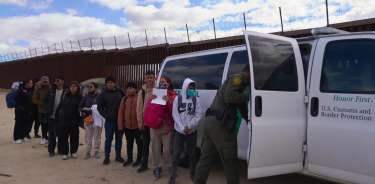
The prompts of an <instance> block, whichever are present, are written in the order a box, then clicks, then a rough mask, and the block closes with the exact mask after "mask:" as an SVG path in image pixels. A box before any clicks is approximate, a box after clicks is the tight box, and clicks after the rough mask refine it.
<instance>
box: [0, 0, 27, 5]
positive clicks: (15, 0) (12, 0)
mask: <svg viewBox="0 0 375 184" xmlns="http://www.w3.org/2000/svg"><path fill="white" fill-rule="evenodd" d="M27 1H28V0H0V4H15V5H18V6H26V4H27Z"/></svg>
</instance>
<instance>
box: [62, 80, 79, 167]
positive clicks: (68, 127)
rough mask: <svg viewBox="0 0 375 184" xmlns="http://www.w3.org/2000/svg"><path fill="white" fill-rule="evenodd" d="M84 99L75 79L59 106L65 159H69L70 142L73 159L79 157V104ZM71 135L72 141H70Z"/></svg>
mask: <svg viewBox="0 0 375 184" xmlns="http://www.w3.org/2000/svg"><path fill="white" fill-rule="evenodd" d="M81 100H82V94H81V90H80V88H79V84H78V82H76V81H73V82H71V83H70V85H69V91H68V92H64V94H63V98H62V101H61V102H60V104H59V107H58V108H57V111H58V112H59V119H58V121H59V126H60V130H61V136H60V140H59V141H60V143H61V149H62V150H61V152H62V154H63V160H67V159H68V153H69V142H70V154H71V156H72V158H73V159H75V158H77V150H78V144H79V121H80V119H81V118H80V115H79V110H78V106H79V103H80V102H81ZM69 136H70V141H69V142H68V139H69Z"/></svg>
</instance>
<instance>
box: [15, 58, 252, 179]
mask: <svg viewBox="0 0 375 184" xmlns="http://www.w3.org/2000/svg"><path fill="white" fill-rule="evenodd" d="M145 79H146V83H147V84H145V85H143V86H142V87H141V90H138V86H137V84H136V83H134V82H129V83H128V84H127V85H126V93H125V92H124V91H123V90H122V89H119V88H118V87H117V86H116V79H115V78H114V77H112V76H108V77H107V78H106V79H105V84H106V90H105V91H103V92H102V93H101V94H99V93H98V85H97V84H95V83H90V84H89V86H88V88H89V90H88V91H89V92H88V94H87V95H86V96H84V97H83V96H82V94H81V91H80V86H79V84H78V83H77V82H71V83H70V84H69V86H68V87H66V86H64V83H65V77H64V76H63V75H57V76H56V78H55V81H54V84H53V85H52V86H50V84H49V79H48V77H46V76H44V77H42V78H41V81H39V80H37V79H36V80H34V81H32V80H29V79H24V80H23V84H20V86H19V88H18V90H17V92H16V93H15V100H16V101H18V102H19V105H18V107H17V108H16V110H15V115H16V118H15V120H16V123H15V127H14V143H16V144H19V143H22V142H23V141H29V139H30V136H29V133H30V132H31V128H30V127H31V126H32V122H33V121H34V120H35V121H36V123H35V128H34V129H35V137H36V138H38V137H40V136H39V135H38V130H37V129H38V127H39V122H41V125H42V137H41V138H42V142H41V144H45V143H46V142H47V140H48V152H49V156H50V157H52V156H54V155H55V149H56V145H57V150H58V153H59V154H62V155H63V160H66V159H68V154H69V148H70V154H71V158H73V159H75V158H77V150H78V146H79V127H80V126H81V127H83V128H84V129H85V144H86V155H85V157H84V158H85V159H88V158H90V157H91V149H92V141H93V139H94V145H95V146H94V150H95V153H94V157H96V158H100V155H99V148H100V145H101V133H102V127H103V118H104V119H105V123H104V129H105V139H106V140H105V144H104V150H105V152H104V156H105V158H104V161H103V164H104V165H108V164H110V154H111V147H112V141H113V136H115V151H116V152H115V154H116V157H115V161H117V162H120V163H123V166H124V167H128V166H133V167H139V169H138V170H137V173H143V172H145V171H147V170H148V169H149V168H148V157H149V153H150V150H149V149H150V145H151V150H152V166H153V168H154V171H153V175H154V177H155V178H156V179H160V178H161V172H162V167H163V165H164V166H166V168H167V169H168V171H169V175H170V178H169V181H168V184H174V183H175V180H176V177H177V165H178V160H179V158H180V155H181V153H182V150H183V145H184V143H186V145H187V149H188V155H189V159H190V179H191V180H192V181H193V182H194V183H196V184H204V183H206V182H207V179H208V175H209V172H210V167H211V165H212V163H213V162H215V160H216V159H218V158H220V159H221V161H222V163H223V166H224V168H225V171H226V178H227V183H230V184H238V183H239V172H238V163H237V162H238V161H237V137H236V133H235V132H234V131H233V130H231V129H228V127H226V126H223V125H222V124H223V122H224V121H225V122H229V121H231V122H237V121H234V120H235V119H236V118H235V117H234V119H233V120H231V118H232V117H231V118H229V119H228V118H227V117H229V116H225V114H226V113H227V112H228V109H230V111H232V112H235V114H237V110H239V112H240V113H241V116H242V118H243V119H244V120H246V122H248V121H249V119H248V117H247V116H248V115H247V112H248V109H247V104H246V103H247V102H248V101H249V97H250V96H249V94H245V93H244V90H245V87H246V86H248V85H249V84H250V68H249V64H247V65H246V66H245V68H244V69H243V72H241V73H239V74H235V75H232V76H229V77H228V78H227V79H226V80H225V82H223V84H222V86H221V87H220V88H219V90H218V91H217V94H216V96H215V98H214V101H213V102H212V104H211V106H210V108H209V109H208V110H207V112H206V114H205V116H206V121H205V123H204V125H203V126H204V127H203V141H202V144H201V145H202V149H201V156H200V159H199V162H198V163H197V161H196V160H197V159H196V151H195V150H196V145H197V127H198V125H199V121H200V119H201V118H202V112H201V102H200V100H199V98H198V97H196V95H195V93H196V92H195V90H196V88H197V83H196V82H195V81H193V80H191V79H189V78H187V79H185V81H184V83H183V86H182V92H181V94H180V95H177V94H176V93H175V92H174V87H173V83H172V81H171V79H170V78H169V77H168V76H162V77H161V78H160V82H159V86H156V84H155V81H156V78H155V72H154V71H147V72H146V76H145ZM33 82H34V85H33ZM155 88H160V89H167V95H165V96H163V97H162V99H163V100H165V101H166V105H165V111H163V112H164V113H165V114H164V115H163V117H164V119H163V121H162V126H161V127H160V128H158V129H154V128H151V127H150V126H147V125H146V124H145V122H144V117H145V116H148V115H149V114H148V113H145V112H146V109H147V108H148V107H149V101H150V100H153V99H156V98H158V97H157V96H156V95H155V94H154V93H153V89H155ZM36 111H37V113H36ZM82 120H83V121H82ZM82 122H83V123H82ZM47 132H48V136H47ZM124 134H125V137H126V141H127V154H128V155H127V156H128V159H127V160H126V161H125V160H124V159H123V158H122V156H121V150H122V139H123V135H124ZM56 137H57V139H56ZM69 137H70V141H69V140H68V139H69ZM56 140H58V144H56V143H57V141H56ZM134 140H135V142H136V144H137V158H136V159H133V146H134ZM69 142H70V147H69Z"/></svg>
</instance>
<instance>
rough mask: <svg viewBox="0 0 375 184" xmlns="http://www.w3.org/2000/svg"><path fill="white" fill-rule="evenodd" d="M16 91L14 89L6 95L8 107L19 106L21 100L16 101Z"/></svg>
mask: <svg viewBox="0 0 375 184" xmlns="http://www.w3.org/2000/svg"><path fill="white" fill-rule="evenodd" d="M15 96H16V91H12V92H10V93H8V94H7V95H6V96H5V100H6V102H7V107H8V108H17V107H18V105H19V102H17V101H16V97H15Z"/></svg>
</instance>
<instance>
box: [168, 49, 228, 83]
mask: <svg viewBox="0 0 375 184" xmlns="http://www.w3.org/2000/svg"><path fill="white" fill-rule="evenodd" d="M227 57H228V53H220V54H211V55H205V56H197V57H189V58H182V59H176V60H170V61H167V63H166V64H165V66H164V69H163V71H162V74H161V76H168V77H170V78H171V80H172V83H173V86H174V88H175V89H182V84H183V83H184V80H185V79H186V78H190V79H192V80H194V81H195V82H196V83H197V89H212V90H217V89H219V87H220V86H221V82H222V78H223V71H224V66H225V62H226V60H227Z"/></svg>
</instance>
